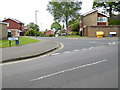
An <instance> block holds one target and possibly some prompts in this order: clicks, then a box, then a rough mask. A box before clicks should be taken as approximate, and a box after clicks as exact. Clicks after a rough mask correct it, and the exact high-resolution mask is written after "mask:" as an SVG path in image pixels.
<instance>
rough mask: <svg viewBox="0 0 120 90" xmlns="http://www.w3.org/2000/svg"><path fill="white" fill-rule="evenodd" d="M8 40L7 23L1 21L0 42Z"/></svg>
mask: <svg viewBox="0 0 120 90" xmlns="http://www.w3.org/2000/svg"><path fill="white" fill-rule="evenodd" d="M6 38H7V23H5V22H2V21H0V40H3V39H6Z"/></svg>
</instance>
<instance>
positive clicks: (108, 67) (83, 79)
mask: <svg viewBox="0 0 120 90" xmlns="http://www.w3.org/2000/svg"><path fill="white" fill-rule="evenodd" d="M42 39H48V40H55V41H58V42H60V43H63V44H64V48H63V49H62V50H61V51H59V52H56V53H54V54H52V55H50V56H46V57H37V58H33V59H30V60H29V61H24V62H19V63H13V64H6V65H2V83H3V84H2V86H3V88H118V44H119V42H118V41H117V40H94V39H93V40H89V39H88V40H84V39H83V40H79V39H78V40H77V39H76V40H74V39H65V38H42Z"/></svg>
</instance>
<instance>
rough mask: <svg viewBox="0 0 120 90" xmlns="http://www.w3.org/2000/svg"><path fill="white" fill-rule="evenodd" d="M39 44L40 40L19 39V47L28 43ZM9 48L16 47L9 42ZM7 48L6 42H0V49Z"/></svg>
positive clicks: (7, 43) (7, 42) (13, 42)
mask: <svg viewBox="0 0 120 90" xmlns="http://www.w3.org/2000/svg"><path fill="white" fill-rule="evenodd" d="M36 42H40V40H36V39H32V38H29V37H19V45H18V46H20V45H25V44H30V43H36ZM11 46H16V44H15V41H11ZM4 47H9V41H8V40H0V48H4Z"/></svg>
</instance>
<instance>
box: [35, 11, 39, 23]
mask: <svg viewBox="0 0 120 90" xmlns="http://www.w3.org/2000/svg"><path fill="white" fill-rule="evenodd" d="M37 12H39V11H38V10H36V11H35V23H36V24H37Z"/></svg>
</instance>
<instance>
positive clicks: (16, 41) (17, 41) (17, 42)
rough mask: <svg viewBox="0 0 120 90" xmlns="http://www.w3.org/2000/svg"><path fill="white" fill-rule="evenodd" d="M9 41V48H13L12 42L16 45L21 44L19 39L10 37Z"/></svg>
mask: <svg viewBox="0 0 120 90" xmlns="http://www.w3.org/2000/svg"><path fill="white" fill-rule="evenodd" d="M8 40H9V46H10V47H11V41H12V40H15V44H16V45H18V44H19V37H8Z"/></svg>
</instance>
